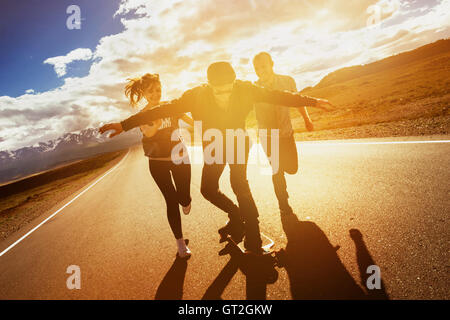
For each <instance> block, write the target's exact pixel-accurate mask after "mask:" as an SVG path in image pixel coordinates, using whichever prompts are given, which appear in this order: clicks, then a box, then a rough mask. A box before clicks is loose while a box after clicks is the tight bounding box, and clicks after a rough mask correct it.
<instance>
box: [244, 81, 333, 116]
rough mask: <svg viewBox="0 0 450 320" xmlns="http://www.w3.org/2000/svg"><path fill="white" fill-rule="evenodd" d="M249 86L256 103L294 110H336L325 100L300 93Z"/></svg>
mask: <svg viewBox="0 0 450 320" xmlns="http://www.w3.org/2000/svg"><path fill="white" fill-rule="evenodd" d="M248 86H249V87H248V89H249V90H250V91H251V95H252V97H253V100H254V102H265V103H269V104H273V105H279V106H284V107H292V108H299V107H312V108H319V109H322V110H324V111H332V110H334V108H333V105H332V104H331V103H330V102H329V101H328V100H325V99H317V98H311V97H308V96H303V95H301V94H299V93H291V92H288V91H280V90H271V89H267V88H262V87H259V86H257V85H254V84H251V83H249V84H248Z"/></svg>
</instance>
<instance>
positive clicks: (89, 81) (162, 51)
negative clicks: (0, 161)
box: [0, 0, 450, 150]
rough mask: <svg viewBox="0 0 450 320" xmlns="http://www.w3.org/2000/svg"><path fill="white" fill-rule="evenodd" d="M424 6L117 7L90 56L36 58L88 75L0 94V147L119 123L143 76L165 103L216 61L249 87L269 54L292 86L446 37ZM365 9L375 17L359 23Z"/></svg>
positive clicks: (333, 0) (335, 1) (436, 7)
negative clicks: (152, 76) (257, 63)
mask: <svg viewBox="0 0 450 320" xmlns="http://www.w3.org/2000/svg"><path fill="white" fill-rule="evenodd" d="M433 1H434V2H433ZM433 1H423V0H420V1H400V5H399V6H389V3H390V2H388V0H385V1H384V2H383V1H378V0H348V1H341V0H315V1H306V0H296V1H292V0H264V1H263V0H230V1H222V0H214V1H212V0H183V1H181V0H172V1H168V0H159V1H156V0H155V1H148V0H123V1H121V3H120V6H119V8H118V9H117V12H116V13H115V16H116V17H117V18H120V19H121V20H120V21H121V22H122V24H123V26H124V30H123V31H122V32H120V33H117V34H113V35H109V36H105V37H103V38H102V39H100V40H99V43H98V45H97V47H96V48H95V50H93V52H92V51H91V50H89V49H82V48H81V49H76V50H73V51H71V52H69V53H68V54H67V55H65V56H59V57H53V58H49V59H47V60H46V61H45V63H47V64H50V65H52V66H53V67H54V68H55V72H56V73H57V75H58V76H59V77H62V76H64V75H66V74H67V65H69V64H70V63H71V62H73V61H79V60H91V61H92V64H91V67H90V70H89V74H88V75H87V76H85V77H81V78H77V77H66V78H65V79H64V84H63V85H62V86H61V87H59V88H56V89H53V90H50V91H47V92H41V93H34V94H24V95H23V96H20V97H17V98H12V97H7V96H5V97H0V136H1V137H2V138H3V141H0V150H5V149H14V148H18V147H22V146H27V145H32V144H34V143H36V142H39V141H43V140H47V139H53V138H56V137H58V136H59V135H61V134H62V133H64V132H70V131H78V130H81V129H84V128H86V127H96V126H98V125H99V124H101V123H104V122H108V121H117V120H121V119H123V118H124V117H126V116H128V115H130V114H131V113H132V112H133V111H132V109H131V108H130V107H129V104H128V102H127V101H126V98H125V96H124V94H123V89H124V85H125V83H126V79H127V78H130V77H134V76H139V75H142V74H144V73H146V72H151V73H159V74H160V77H161V81H162V85H163V99H164V100H167V99H172V98H176V97H178V96H179V95H180V94H181V93H182V92H183V91H185V90H186V89H189V88H191V87H193V86H196V85H198V84H200V83H202V82H204V81H206V69H207V67H208V65H209V64H210V63H211V62H214V61H217V60H228V61H231V62H232V64H233V66H234V67H235V69H236V71H237V74H238V77H239V78H241V79H248V80H256V77H255V74H254V71H253V66H252V63H251V60H252V57H253V56H254V55H255V54H256V53H258V52H259V51H269V52H270V53H271V54H272V55H273V57H274V60H275V70H276V71H277V72H278V73H282V74H289V75H292V76H293V77H294V78H295V79H296V81H297V86H298V88H299V89H302V88H304V87H306V86H310V85H314V84H316V83H317V82H319V81H320V79H321V78H322V77H324V76H326V75H327V74H328V73H330V72H332V71H334V70H336V69H339V68H342V67H345V66H350V65H356V64H364V63H369V62H372V61H375V60H378V59H382V58H384V57H387V56H390V55H392V54H396V53H399V52H401V51H405V50H411V49H414V48H416V47H418V46H421V45H424V44H427V43H429V42H433V41H436V40H438V39H441V38H448V37H450V25H449V23H450V16H449V14H450V0H441V1H436V0H433ZM430 2H433V3H432V4H431V5H430ZM374 5H378V6H380V7H381V11H380V12H381V15H380V20H379V22H378V23H377V24H375V25H369V26H368V23H367V22H368V19H369V18H370V14H371V13H370V12H367V10H368V8H369V7H370V6H374Z"/></svg>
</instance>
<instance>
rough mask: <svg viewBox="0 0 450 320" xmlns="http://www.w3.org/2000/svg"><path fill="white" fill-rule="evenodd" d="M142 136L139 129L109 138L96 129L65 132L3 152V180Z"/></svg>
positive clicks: (120, 145)
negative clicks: (47, 139)
mask: <svg viewBox="0 0 450 320" xmlns="http://www.w3.org/2000/svg"><path fill="white" fill-rule="evenodd" d="M140 139H141V134H140V132H139V131H137V130H133V131H130V132H128V133H125V134H122V135H120V136H118V137H116V138H114V139H109V138H108V137H107V136H106V135H101V134H100V133H99V132H98V130H97V129H93V128H89V129H85V130H82V131H79V132H72V133H65V134H64V135H62V136H61V137H59V138H57V139H54V140H49V141H45V142H39V143H36V144H35V145H33V146H30V147H24V148H21V149H18V150H14V151H0V183H4V182H7V181H11V180H15V179H20V178H22V177H24V176H28V175H31V174H34V173H37V172H41V171H45V170H48V169H51V168H54V167H56V166H59V165H62V164H65V163H68V162H72V161H76V160H79V159H85V158H87V157H91V156H94V155H97V154H101V153H106V152H113V151H117V150H121V149H125V148H128V147H130V146H132V145H135V144H137V143H139V141H140Z"/></svg>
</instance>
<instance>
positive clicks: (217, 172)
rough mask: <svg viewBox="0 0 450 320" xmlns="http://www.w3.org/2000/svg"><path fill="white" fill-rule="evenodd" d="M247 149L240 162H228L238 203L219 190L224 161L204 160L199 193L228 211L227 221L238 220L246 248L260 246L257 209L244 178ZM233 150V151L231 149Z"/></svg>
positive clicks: (245, 174)
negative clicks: (241, 223)
mask: <svg viewBox="0 0 450 320" xmlns="http://www.w3.org/2000/svg"><path fill="white" fill-rule="evenodd" d="M248 151H249V150H248V149H247V150H246V156H245V163H244V164H229V167H230V183H231V188H232V189H233V193H234V194H235V195H236V199H237V201H238V204H239V206H237V205H236V204H235V203H234V202H233V201H232V200H231V199H230V198H228V197H227V196H226V195H224V194H223V193H222V192H221V191H220V190H219V179H220V176H221V175H222V173H223V170H224V169H225V166H226V164H210V165H208V164H205V165H204V166H203V172H202V183H201V193H202V195H203V196H204V197H205V199H206V200H208V201H209V202H211V203H212V204H214V205H215V206H216V207H218V208H219V209H222V210H223V211H225V212H226V213H228V217H229V218H230V220H231V221H233V220H241V221H243V222H244V228H245V244H246V247H247V248H250V249H257V248H261V243H262V242H261V236H260V232H259V221H258V216H259V214H258V209H257V208H256V204H255V200H254V199H253V196H252V193H251V191H250V186H249V184H248V180H247V160H248ZM235 154H236V153H235Z"/></svg>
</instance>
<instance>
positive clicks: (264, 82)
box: [253, 52, 314, 214]
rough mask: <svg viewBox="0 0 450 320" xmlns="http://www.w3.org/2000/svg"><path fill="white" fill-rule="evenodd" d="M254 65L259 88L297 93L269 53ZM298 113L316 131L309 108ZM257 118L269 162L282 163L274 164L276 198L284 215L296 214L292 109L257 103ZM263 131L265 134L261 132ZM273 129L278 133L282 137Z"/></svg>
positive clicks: (259, 57) (296, 163)
mask: <svg viewBox="0 0 450 320" xmlns="http://www.w3.org/2000/svg"><path fill="white" fill-rule="evenodd" d="M253 66H254V68H255V72H256V74H257V75H258V78H259V80H258V81H257V82H256V84H257V85H259V86H261V87H264V88H267V89H271V90H285V91H290V92H297V86H296V84H295V80H294V79H293V78H292V77H290V76H284V75H279V74H276V73H275V72H274V71H273V66H274V63H273V60H272V57H271V56H270V54H269V53H267V52H261V53H259V54H257V55H256V56H255V57H254V59H253ZM297 110H298V111H299V112H300V114H301V115H302V116H303V119H304V120H305V126H306V128H307V130H308V131H313V130H314V126H313V123H312V121H311V118H310V117H309V115H308V111H307V110H306V107H299V108H297ZM255 111H256V119H257V121H258V127H259V129H260V138H261V139H266V138H267V143H263V146H264V147H265V150H264V151H265V152H266V155H267V157H268V158H269V160H271V162H272V161H276V160H277V159H278V162H279V163H276V164H275V163H271V165H272V168H273V176H272V181H273V186H274V189H275V195H276V197H277V199H278V204H279V207H280V212H281V214H290V213H292V208H291V206H290V205H289V202H288V198H289V194H288V192H287V185H286V178H285V173H288V174H296V173H297V171H298V156H297V147H296V145H295V139H294V130H293V129H292V123H291V117H290V112H289V111H290V110H289V108H279V107H278V106H275V105H272V104H268V103H257V104H255ZM261 130H262V131H261ZM271 130H278V136H277V135H276V134H275V132H273V131H271ZM272 139H279V141H278V144H275V145H278V147H279V156H278V157H273V159H272V157H271V155H272V150H270V147H271V146H272V145H273V144H272V141H271V140H272Z"/></svg>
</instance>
